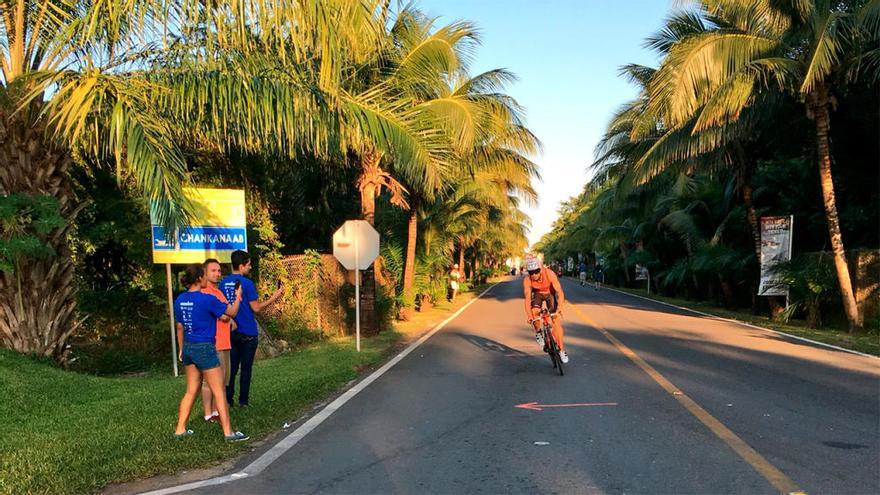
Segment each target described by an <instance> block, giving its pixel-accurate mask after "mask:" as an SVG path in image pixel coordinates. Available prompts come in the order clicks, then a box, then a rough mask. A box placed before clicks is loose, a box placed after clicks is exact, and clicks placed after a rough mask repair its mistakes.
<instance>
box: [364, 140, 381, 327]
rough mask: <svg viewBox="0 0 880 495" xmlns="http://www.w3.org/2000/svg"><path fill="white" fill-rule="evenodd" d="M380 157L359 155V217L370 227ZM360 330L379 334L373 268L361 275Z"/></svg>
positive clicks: (376, 155) (372, 154) (373, 220)
mask: <svg viewBox="0 0 880 495" xmlns="http://www.w3.org/2000/svg"><path fill="white" fill-rule="evenodd" d="M381 160H382V155H381V154H380V153H378V152H376V151H373V150H368V151H366V152H364V153H363V155H361V163H360V166H361V175H360V177H359V178H358V189H360V193H361V216H363V219H364V220H366V221H367V222H369V224H370V225H373V226H375V225H376V196H378V192H379V185H378V184H379V182H378V181H379V175H378V174H379V173H381V169H380V168H379V162H380V161H381ZM360 299H361V301H360V303H361V330H362V331H363V333H364V334H365V335H374V334H376V333H378V332H379V327H378V324H377V318H376V272H375V270H374V269H373V267H370V268H368V269H367V270H364V271H363V273H362V274H361V298H360Z"/></svg>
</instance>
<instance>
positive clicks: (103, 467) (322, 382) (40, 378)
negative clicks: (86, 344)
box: [0, 293, 475, 494]
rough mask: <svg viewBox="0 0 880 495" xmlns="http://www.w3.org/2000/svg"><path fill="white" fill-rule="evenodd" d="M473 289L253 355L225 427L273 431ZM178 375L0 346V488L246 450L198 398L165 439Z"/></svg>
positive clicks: (122, 474) (83, 487) (115, 477)
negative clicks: (361, 328) (347, 331)
mask: <svg viewBox="0 0 880 495" xmlns="http://www.w3.org/2000/svg"><path fill="white" fill-rule="evenodd" d="M473 297H475V293H471V294H463V295H462V297H461V298H460V299H459V300H457V301H456V303H455V304H453V305H444V306H440V307H438V308H434V309H432V310H431V311H426V312H425V313H416V317H414V318H413V320H412V321H409V322H405V323H403V324H401V325H400V327H399V328H396V329H395V331H390V332H382V333H381V334H379V335H378V336H376V337H372V338H369V339H363V340H362V341H361V344H362V346H361V348H362V351H363V352H361V353H360V354H358V353H357V352H356V351H355V349H354V343H353V341H352V338H344V339H333V340H328V341H323V342H319V343H316V344H314V345H311V346H309V347H307V348H305V349H303V350H300V351H297V352H293V353H288V354H283V355H281V356H278V357H276V358H272V359H265V360H260V361H257V362H256V363H255V364H254V381H253V384H252V386H251V397H252V401H251V406H250V407H249V408H247V409H240V408H235V409H233V410H232V425H233V428H235V429H238V430H241V431H244V432H247V433H248V434H249V435H251V437H252V438H253V439H254V440H257V439H262V438H264V437H266V436H267V435H268V434H269V433H272V432H276V431H278V430H279V428H280V426H281V424H282V423H283V422H284V421H285V420H289V419H295V418H297V417H299V416H301V415H302V413H303V412H305V411H307V410H308V409H309V408H310V407H311V405H312V404H314V403H315V402H318V401H320V400H322V399H324V398H326V397H328V396H330V395H332V394H333V393H334V392H336V391H338V390H339V389H340V388H341V387H342V386H344V385H345V384H346V383H348V382H350V381H351V380H353V379H355V378H357V376H358V374H359V373H362V372H364V371H365V370H366V369H368V368H369V367H370V366H371V365H375V364H377V363H379V362H381V361H383V360H384V359H386V358H387V357H388V355H389V354H390V353H391V352H392V351H393V350H394V349H395V348H396V347H397V345H398V344H399V343H400V342H401V340H406V339H407V338H408V337H410V336H413V335H417V334H420V333H421V331H423V330H426V329H427V328H428V327H429V326H430V325H431V324H433V323H435V322H439V321H442V320H443V319H445V318H447V317H448V316H449V314H451V313H452V311H453V310H455V309H458V308H459V307H461V306H462V305H463V304H464V303H465V302H466V301H468V300H470V299H472V298H473ZM183 383H184V382H183V378H182V377H181V378H174V377H171V376H168V375H162V374H158V373H148V374H146V375H145V376H138V377H129V378H123V377H98V376H92V375H84V374H79V373H74V372H70V371H64V370H61V369H58V368H56V367H54V366H53V365H52V364H51V363H49V362H46V361H40V360H35V359H33V358H30V357H26V356H21V355H19V354H16V353H14V352H11V351H7V350H0V390H2V393H3V397H2V400H0V417H2V418H3V419H4V424H3V428H2V431H0V493H4V494H7V493H8V494H20V493H91V492H95V491H97V490H99V489H101V488H102V487H104V486H106V485H107V484H109V483H118V482H124V481H130V480H134V479H139V478H145V477H149V476H154V475H159V474H168V473H174V472H179V471H181V470H184V469H189V468H196V467H205V466H209V465H212V464H215V463H217V462H219V461H222V460H224V459H228V458H230V457H234V456H236V455H238V454H241V453H243V452H245V451H247V450H248V449H249V448H250V447H249V444H250V443H251V442H243V443H241V444H232V445H228V444H226V443H224V442H223V438H222V434H221V432H220V428H219V426H217V425H206V424H204V422H203V420H202V418H201V414H202V408H201V401H197V402H196V405H195V407H194V408H193V414H192V416H191V419H190V427H191V428H192V429H193V430H195V435H194V436H192V437H190V438H188V439H186V440H182V441H175V440H173V439H172V432H173V429H174V424H175V423H176V421H177V405H178V403H179V401H180V397H181V395H182V394H183Z"/></svg>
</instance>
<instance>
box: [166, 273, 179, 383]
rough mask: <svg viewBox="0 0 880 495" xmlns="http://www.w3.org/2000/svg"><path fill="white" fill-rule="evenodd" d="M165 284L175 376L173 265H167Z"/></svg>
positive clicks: (175, 346) (175, 373)
mask: <svg viewBox="0 0 880 495" xmlns="http://www.w3.org/2000/svg"><path fill="white" fill-rule="evenodd" d="M165 282H166V285H167V286H168V321H169V322H170V323H171V363H172V364H173V365H174V376H178V371H177V335H175V333H176V332H175V331H174V293H173V290H172V289H171V263H165Z"/></svg>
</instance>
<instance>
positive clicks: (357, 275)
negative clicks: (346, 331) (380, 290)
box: [354, 227, 361, 352]
mask: <svg viewBox="0 0 880 495" xmlns="http://www.w3.org/2000/svg"><path fill="white" fill-rule="evenodd" d="M357 231H358V228H357V227H355V234H354V301H355V303H354V307H355V310H354V320H355V326H354V328H355V339H356V341H357V351H358V352H361V267H360V261H361V260H360V256H359V255H358V232H357Z"/></svg>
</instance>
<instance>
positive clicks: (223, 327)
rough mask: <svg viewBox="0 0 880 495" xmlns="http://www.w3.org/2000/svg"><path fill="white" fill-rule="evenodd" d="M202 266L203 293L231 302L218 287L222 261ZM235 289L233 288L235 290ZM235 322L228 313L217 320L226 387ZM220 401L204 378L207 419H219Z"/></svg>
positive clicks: (226, 384) (227, 302)
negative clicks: (215, 398)
mask: <svg viewBox="0 0 880 495" xmlns="http://www.w3.org/2000/svg"><path fill="white" fill-rule="evenodd" d="M202 266H203V267H204V268H205V286H204V287H202V293H203V294H210V295H212V296H214V297H216V298H217V299H218V300H219V301H220V302H222V303H223V304H229V301H228V300H227V299H226V295H225V294H223V292H221V291H220V289H219V288H217V285H218V284H219V283H220V277H221V273H220V262H219V261H217V260H215V259H214V258H209V259H207V260H205V262H204V263H202ZM234 291H235V289H234V288H233V292H234ZM234 324H235V322H234V321H233V320H232V318H230V317H228V316H226V315H223V316H221V317H220V319H218V320H217V340H216V346H217V358H218V359H219V360H220V370H221V371H222V372H223V386H224V387H226V386H228V385H229V369H230V357H229V354H230V350H231V349H232V344H231V343H230V340H229V332H230V330H231V327H232V325H234ZM219 402H220V401H215V400H214V396H213V395H212V394H211V388H210V387H208V382H206V381H205V380H202V405H204V406H205V421H210V422H212V423H214V422H217V421H219V418H220V413H219V412H218V411H217V409H216V407H217V404H218V403H219Z"/></svg>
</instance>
